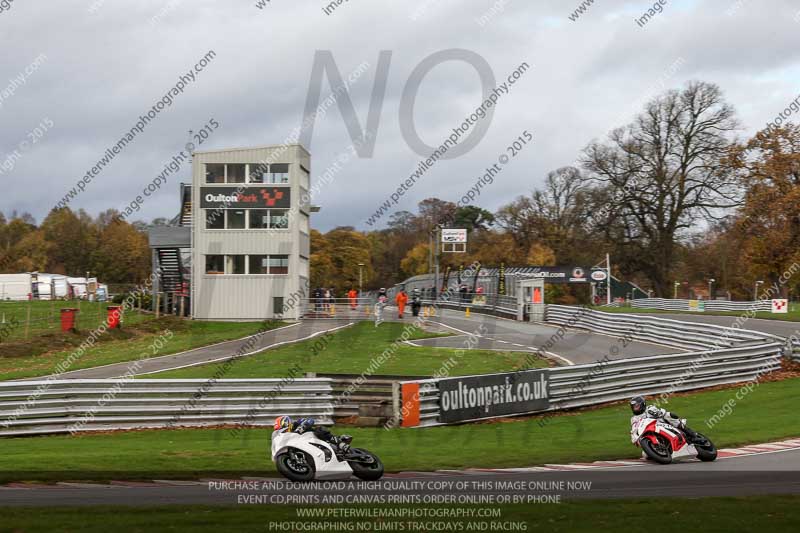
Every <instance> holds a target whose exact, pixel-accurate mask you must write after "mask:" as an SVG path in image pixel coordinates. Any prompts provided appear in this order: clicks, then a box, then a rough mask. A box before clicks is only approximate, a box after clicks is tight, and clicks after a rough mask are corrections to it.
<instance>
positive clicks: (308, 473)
mask: <svg viewBox="0 0 800 533" xmlns="http://www.w3.org/2000/svg"><path fill="white" fill-rule="evenodd" d="M275 465H276V466H277V468H278V472H280V474H281V475H282V476H283V477H285V478H287V479H290V480H292V481H311V480H313V479H314V466H313V465H314V460H313V459H312V458H311V457H310V456H309V455H308V454H307V453H306V452H304V451H302V450H298V449H295V448H290V449H289V451H287V452H284V453H281V454H279V455H278V456H277V457H275Z"/></svg>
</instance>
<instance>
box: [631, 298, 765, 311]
mask: <svg viewBox="0 0 800 533" xmlns="http://www.w3.org/2000/svg"><path fill="white" fill-rule="evenodd" d="M691 301H694V302H697V303H698V304H699V302H702V305H703V308H704V309H705V310H706V311H751V310H752V311H770V310H771V309H772V303H771V302H770V300H756V301H755V302H732V301H728V300H682V299H674V298H673V299H669V298H639V299H637V300H631V306H633V307H638V308H639V309H661V310H664V311H697V308H696V307H695V308H694V309H692V307H691V306H690V303H689V302H691Z"/></svg>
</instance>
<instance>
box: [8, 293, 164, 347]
mask: <svg viewBox="0 0 800 533" xmlns="http://www.w3.org/2000/svg"><path fill="white" fill-rule="evenodd" d="M114 305H118V304H114V303H112V302H90V301H86V300H44V301H42V300H28V301H5V302H2V301H0V343H2V342H13V341H19V340H30V339H32V338H35V337H37V336H41V335H46V334H52V333H60V332H61V310H62V309H75V310H76V314H75V323H74V327H75V329H76V330H77V331H90V330H93V329H95V328H97V327H99V326H100V325H101V324H103V323H105V322H106V321H107V320H108V313H109V311H108V307H110V306H114ZM152 318H153V316H152V314H150V313H147V312H146V311H143V310H142V309H140V308H138V306H136V307H133V308H130V309H127V310H124V312H123V313H122V315H121V323H122V325H123V326H125V325H135V324H140V323H142V322H145V321H148V320H151V319H152Z"/></svg>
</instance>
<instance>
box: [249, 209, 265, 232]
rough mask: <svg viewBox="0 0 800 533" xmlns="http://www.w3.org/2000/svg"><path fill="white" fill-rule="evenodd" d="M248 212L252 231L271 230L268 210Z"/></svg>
mask: <svg viewBox="0 0 800 533" xmlns="http://www.w3.org/2000/svg"><path fill="white" fill-rule="evenodd" d="M248 211H249V214H250V229H267V228H269V210H268V209H249V210H248Z"/></svg>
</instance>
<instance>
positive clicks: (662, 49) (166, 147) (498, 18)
mask: <svg viewBox="0 0 800 533" xmlns="http://www.w3.org/2000/svg"><path fill="white" fill-rule="evenodd" d="M662 1H663V0H662ZM6 2H8V3H6ZM258 2H259V0H233V1H230V0H229V1H226V2H222V1H218V2H212V1H204V0H193V1H189V0H59V1H58V2H55V1H45V0H14V1H13V2H11V1H10V0H0V5H2V6H3V7H2V8H0V9H3V10H2V11H1V12H0V48H2V55H0V124H2V127H1V128H0V169H2V174H0V180H1V181H2V195H1V196H0V210H2V211H3V212H5V213H6V214H9V213H10V212H11V211H12V210H14V209H16V210H18V211H20V212H21V211H29V212H31V213H32V214H33V215H34V216H35V217H36V219H37V221H41V219H42V218H43V217H44V216H45V215H46V214H47V212H48V211H49V210H50V209H51V208H52V207H53V206H54V205H55V204H56V203H57V202H58V201H59V200H60V199H61V198H62V197H63V196H64V194H66V193H67V192H68V190H69V189H70V188H71V187H73V186H74V185H75V183H76V182H77V181H78V180H80V179H81V178H82V177H83V176H84V175H85V174H86V172H87V171H88V170H90V169H91V168H92V166H94V165H95V164H96V162H97V161H98V160H99V159H100V158H101V157H102V156H103V154H104V152H105V151H106V149H107V148H109V147H110V146H112V145H114V144H116V143H117V141H118V140H119V138H120V137H122V136H123V135H124V133H125V132H127V131H129V130H130V129H131V128H132V127H133V126H134V125H135V124H136V122H137V120H138V119H139V116H140V115H142V114H146V113H147V111H148V110H150V108H151V107H152V106H153V105H154V104H155V103H156V102H157V101H158V100H160V99H161V98H162V97H163V95H164V94H165V93H166V92H167V91H168V90H169V89H170V88H171V87H173V86H174V85H175V84H176V82H177V81H178V78H179V77H180V76H181V75H182V74H184V75H185V74H186V73H187V72H188V71H189V70H191V69H192V67H193V65H194V64H195V63H197V62H198V61H199V60H200V59H201V58H202V57H203V56H204V55H206V53H207V52H208V51H209V50H213V51H214V52H215V54H216V56H215V57H214V58H213V60H212V61H211V62H210V63H209V64H208V65H207V66H206V67H205V69H204V70H203V71H202V72H201V73H199V74H197V75H196V79H195V81H194V82H193V83H190V84H188V85H187V86H186V87H185V89H184V92H183V93H182V94H180V95H179V96H177V97H175V99H174V102H173V103H172V105H171V106H167V107H165V109H164V110H163V111H161V112H160V113H159V114H158V115H157V118H156V119H154V120H153V121H152V123H151V124H149V125H148V126H147V127H146V128H145V129H144V131H143V132H142V133H141V134H139V135H137V137H136V138H135V140H134V141H133V142H132V143H130V144H129V145H128V146H127V147H125V149H124V150H123V151H122V153H120V155H118V156H117V157H116V158H114V159H113V161H112V162H111V163H110V164H109V165H108V166H107V167H105V168H104V169H103V170H102V171H101V172H100V173H99V174H98V175H97V177H95V178H94V180H93V181H92V182H91V183H90V184H89V185H88V186H87V187H86V190H85V192H83V193H82V194H80V195H79V196H77V197H76V198H75V199H74V200H73V201H72V202H71V203H70V206H71V207H72V208H84V209H86V210H87V211H89V212H90V213H92V214H93V215H94V214H97V213H98V212H100V211H102V210H105V209H108V208H117V209H123V208H124V207H125V205H127V204H128V203H129V202H130V201H131V199H132V198H134V197H136V195H137V194H141V191H142V188H143V187H145V186H146V185H147V184H148V183H149V182H151V181H152V180H153V179H154V178H155V177H156V176H157V175H158V174H159V172H160V171H161V169H162V168H163V166H164V165H165V164H166V163H167V162H169V160H170V158H171V157H172V156H173V155H174V154H175V153H177V152H178V151H179V150H181V149H183V147H184V146H185V144H186V143H187V141H188V131H189V130H195V131H196V130H199V129H201V128H202V127H203V126H204V125H205V124H207V123H208V121H209V120H210V119H212V118H213V119H215V120H216V121H217V122H218V123H219V124H220V126H219V128H218V129H217V130H216V131H214V132H213V134H212V135H211V136H210V139H209V140H208V141H207V142H205V143H204V144H203V145H202V146H201V147H200V148H199V149H220V148H227V147H241V146H257V145H266V144H279V143H282V142H284V141H285V140H286V139H287V137H289V136H290V134H291V132H292V130H293V129H295V128H296V127H298V126H299V125H300V123H301V121H302V117H303V111H304V106H305V102H306V95H307V93H308V90H309V80H310V77H311V69H312V65H313V63H314V56H315V51H317V50H329V51H330V52H331V53H332V54H333V57H334V59H335V61H336V64H337V65H338V68H339V70H340V71H341V72H342V74H343V75H344V76H347V74H348V73H350V72H352V71H354V70H356V69H358V68H359V65H364V64H366V65H367V66H368V69H366V70H365V71H364V73H363V74H362V75H361V76H360V78H359V79H358V80H357V81H356V82H355V83H354V84H353V85H352V86H351V88H350V94H351V97H352V101H353V104H354V106H355V109H356V114H357V115H358V117H359V120H360V122H361V124H362V126H365V124H366V117H367V111H368V109H369V103H370V98H371V95H372V94H373V83H374V81H375V73H376V68H377V66H378V59H379V53H380V51H382V50H389V51H391V52H392V56H391V65H390V68H389V74H388V81H387V86H386V94H385V98H384V100H383V106H382V109H381V110H380V122H379V127H378V130H377V135H376V141H375V147H374V153H373V154H372V157H371V158H357V157H354V158H349V160H347V161H346V163H345V164H343V165H341V170H340V171H339V172H338V173H337V174H336V176H335V179H334V180H333V181H332V182H331V183H330V184H327V185H325V186H323V187H321V188H320V190H319V193H318V194H317V196H316V197H315V198H314V203H316V204H318V205H320V206H322V211H321V212H320V213H319V214H317V215H315V217H314V218H313V220H312V225H313V226H314V227H316V228H317V229H320V230H323V231H324V230H327V229H330V228H332V227H334V226H338V225H353V226H356V227H358V228H360V229H370V226H368V225H367V224H366V223H365V221H366V220H367V219H368V218H369V216H370V215H371V214H372V213H373V212H374V211H375V210H376V209H377V207H378V206H379V204H380V203H381V202H383V201H384V200H385V199H387V198H388V197H389V195H390V194H391V193H392V192H393V191H394V190H395V189H396V188H397V186H398V185H399V184H400V183H401V182H403V181H404V180H405V179H406V178H407V177H408V175H409V174H410V172H412V171H413V169H414V168H415V167H416V165H417V162H418V161H419V160H420V155H419V154H417V153H416V152H415V151H414V150H413V149H412V148H411V147H410V146H409V145H408V143H406V141H405V139H404V138H403V135H402V133H401V130H400V118H399V110H400V100H401V95H402V94H403V90H404V87H405V86H406V83H407V81H408V79H409V76H410V74H411V73H412V71H413V70H414V68H415V67H416V66H417V65H419V63H420V62H421V61H423V60H424V59H425V58H426V57H428V56H430V55H431V54H433V53H436V52H440V51H442V50H447V49H465V50H470V51H473V52H475V53H476V54H478V55H479V56H480V57H482V58H484V59H485V60H486V62H487V63H488V64H489V65H490V67H491V71H492V72H493V74H494V77H495V79H496V80H497V82H498V83H501V82H503V81H505V79H506V78H507V76H508V75H509V74H510V73H511V72H512V71H513V70H514V69H515V68H517V66H518V65H520V64H521V63H523V62H525V63H528V64H529V65H530V66H531V68H530V69H529V70H528V71H527V72H526V73H525V74H524V75H523V76H522V77H521V78H520V79H519V80H518V82H517V83H516V84H515V85H514V86H513V87H512V88H511V90H510V92H509V94H507V95H505V96H502V97H501V98H500V100H499V101H498V103H497V106H496V108H495V112H494V115H493V116H492V117H491V120H490V124H489V128H488V131H487V132H486V135H485V136H484V137H483V138H482V139H481V141H480V143H479V144H478V145H477V146H476V147H475V148H474V149H472V150H471V151H469V152H468V153H466V154H464V155H463V156H461V157H459V158H456V159H450V160H446V161H440V162H438V163H437V164H436V165H435V166H434V167H433V168H432V169H431V170H430V171H429V172H428V173H427V174H426V175H425V177H424V178H422V179H421V180H420V181H419V182H418V183H417V184H416V185H415V186H414V187H412V188H411V189H410V190H409V191H408V192H406V193H405V195H404V196H403V198H402V199H401V200H400V202H399V203H398V204H397V205H396V206H393V207H392V210H399V209H409V210H413V209H414V207H415V206H416V203H417V202H418V201H420V200H422V199H424V198H427V197H430V196H437V197H439V198H442V199H446V200H451V201H456V200H457V199H458V198H459V197H461V196H462V195H463V194H464V193H465V192H466V191H467V190H468V189H469V188H470V187H472V186H473V185H474V184H475V182H476V181H477V180H478V179H479V177H480V176H481V175H482V174H483V172H484V169H485V168H486V167H487V166H491V165H493V164H494V163H496V162H497V161H498V157H499V156H500V155H501V154H504V153H507V152H506V148H507V147H508V146H509V144H510V143H511V142H513V141H514V140H515V139H516V138H517V137H518V136H520V135H522V132H523V131H524V130H528V131H529V132H530V133H531V134H532V135H533V138H534V140H533V143H532V144H530V145H528V146H526V147H525V148H524V149H523V150H522V151H521V152H520V154H519V155H518V156H517V157H515V158H513V159H512V160H510V161H509V162H508V163H507V164H506V165H504V166H503V167H502V168H503V171H502V173H501V174H500V175H499V176H497V177H496V179H495V181H494V183H493V184H491V185H486V186H485V187H484V188H483V189H482V191H481V194H480V196H479V197H478V198H477V199H476V201H475V203H476V204H477V205H480V206H481V207H484V208H487V209H490V210H494V209H496V208H497V207H499V206H500V205H502V204H504V203H507V202H508V201H510V200H511V199H513V198H514V197H516V196H518V195H520V194H527V193H529V191H530V190H531V189H532V188H534V187H535V186H537V184H539V183H541V182H542V180H543V178H544V176H545V175H546V173H547V172H548V171H550V170H553V169H555V168H557V167H560V166H563V165H568V164H572V163H573V162H574V161H575V158H576V157H577V156H579V154H580V151H581V149H582V148H583V147H585V146H586V144H587V143H588V142H589V141H591V140H592V139H593V138H598V137H602V136H604V135H605V134H606V133H607V132H608V130H609V129H610V128H612V127H615V126H621V125H623V124H624V123H625V122H627V121H629V120H630V119H631V118H632V116H633V115H634V113H635V111H637V110H638V109H639V108H640V105H641V102H642V100H643V99H644V98H645V97H647V96H648V95H650V94H653V92H654V91H655V92H660V91H662V90H664V89H669V88H679V87H680V86H681V85H683V84H684V83H685V82H686V81H687V80H694V79H697V80H704V81H709V82H714V83H717V84H719V85H720V87H721V88H722V89H723V91H724V94H725V96H726V98H727V99H728V101H729V102H730V103H732V104H733V105H734V106H735V108H736V109H737V111H738V114H739V118H740V120H741V122H742V124H743V127H744V128H743V131H742V132H741V135H742V136H745V135H748V134H752V133H753V132H755V131H757V130H758V129H760V128H763V127H764V124H765V123H766V122H767V121H768V120H772V119H773V118H774V117H775V115H776V114H777V113H779V112H780V111H781V110H783V109H784V108H785V107H786V105H787V104H788V103H790V102H791V101H792V100H794V99H795V98H796V97H797V96H798V93H800V63H798V55H800V49H799V48H798V47H797V42H798V41H797V39H798V35H800V23H798V22H797V19H798V17H799V15H798V11H800V5H798V3H797V2H796V1H790V0H785V1H781V0H759V1H756V0H739V1H738V2H737V1H727V0H719V1H716V0H708V1H689V0H682V1H679V0H668V1H667V2H666V5H665V6H664V7H663V11H662V12H661V13H660V14H658V15H656V16H655V17H653V18H652V20H649V21H648V22H647V23H646V24H645V25H644V26H643V27H640V26H639V25H638V24H637V23H636V21H635V19H636V18H638V17H641V16H642V14H643V13H644V12H645V11H647V9H648V7H650V6H652V5H653V2H646V1H635V2H623V1H612V0H595V2H594V3H593V5H591V6H590V7H589V8H588V9H587V10H586V11H585V12H584V13H583V14H582V15H581V16H580V17H579V18H578V19H577V20H576V21H572V20H570V19H569V15H570V14H571V13H572V12H573V10H575V9H576V8H577V7H578V5H580V3H581V2H580V0H568V1H564V0H558V1H556V0H542V1H535V2H531V1H530V0H403V1H389V0H349V1H345V2H343V3H342V4H341V5H340V6H338V7H337V8H336V9H335V10H334V11H333V12H332V13H330V14H326V13H325V12H324V11H323V7H324V6H326V5H327V4H328V3H329V2H325V1H323V0H271V1H269V2H266V1H265V2H264V4H265V6H264V7H263V9H259V8H257V7H256V3H258ZM37 58H39V59H37ZM32 64H33V65H35V67H34V68H31V65H32ZM26 69H27V71H28V74H25V72H26ZM19 76H22V77H23V78H24V84H21V82H19V81H17V82H14V81H13V80H14V79H15V78H19ZM330 91H331V87H330V85H329V83H328V81H327V79H326V80H325V81H324V83H323V88H322V97H323V98H325V97H326V96H327V95H328V94H330ZM481 100H482V90H481V83H480V79H479V76H478V74H477V72H476V70H475V68H473V67H472V66H470V65H468V64H467V63H465V62H461V61H449V62H446V63H443V64H441V65H439V66H437V67H436V68H434V69H433V70H432V71H431V72H430V73H429V74H428V75H427V76H426V77H425V78H424V79H423V81H422V84H421V85H420V87H419V91H418V93H417V95H416V105H415V108H414V124H415V127H416V130H417V132H418V133H419V135H420V137H421V138H422V139H423V140H424V141H425V142H427V144H429V145H439V144H441V143H442V142H443V141H444V139H445V138H446V137H447V136H448V135H449V134H450V132H451V130H452V128H454V127H456V126H458V125H459V124H460V123H461V122H463V120H464V118H465V117H466V116H469V114H470V113H471V112H472V111H473V110H474V109H475V108H476V107H477V106H478V105H479V104H480V102H481ZM484 120H489V119H488V118H487V119H484ZM40 124H44V126H41V125H40ZM50 124H52V126H50ZM37 126H38V127H39V131H38V132H37V131H36V128H37ZM44 130H46V131H44ZM26 139H29V140H30V143H29V144H30V146H28V147H27V148H26V147H25V146H24V145H21V143H23V142H24V141H25V140H26ZM34 139H35V140H36V142H35V143H34V142H33V140H34ZM351 144H352V140H351V138H350V136H349V134H348V132H347V128H346V126H345V123H344V120H343V118H342V115H341V113H340V112H339V109H338V107H337V106H336V105H334V106H332V107H331V108H330V109H329V110H328V111H327V113H325V115H324V116H323V117H319V118H318V119H317V121H316V124H315V128H314V134H313V139H312V141H311V143H310V145H309V146H307V148H308V149H309V150H310V152H311V154H312V167H313V168H312V180H314V179H315V178H317V177H318V176H320V175H321V174H322V173H323V172H324V171H325V170H326V168H328V167H329V166H330V165H332V164H333V163H334V162H336V161H337V158H340V159H339V160H342V159H341V156H340V154H342V153H343V152H347V151H348V148H349V146H350V145H351ZM15 151H17V152H18V153H19V154H20V155H19V157H17V156H15V155H13V154H14V152H15ZM347 153H349V152H347ZM344 159H347V158H344ZM4 162H5V164H4ZM190 176H191V175H190V170H189V168H188V166H184V167H183V168H182V169H181V170H180V171H179V173H178V175H172V176H170V177H169V178H168V182H167V184H166V185H165V186H164V187H163V188H162V189H161V190H160V191H158V193H156V194H155V195H154V196H152V197H151V198H149V199H148V200H147V202H146V203H145V204H144V205H143V206H142V208H141V209H142V210H141V212H140V214H139V216H138V217H137V218H139V219H142V220H146V221H149V220H151V219H153V218H155V217H172V216H174V215H175V214H176V213H177V210H178V183H179V182H180V181H184V182H188V181H190ZM386 218H387V217H383V218H382V219H381V222H380V223H379V224H378V226H381V225H383V224H384V223H385V221H386ZM372 227H376V226H372Z"/></svg>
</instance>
